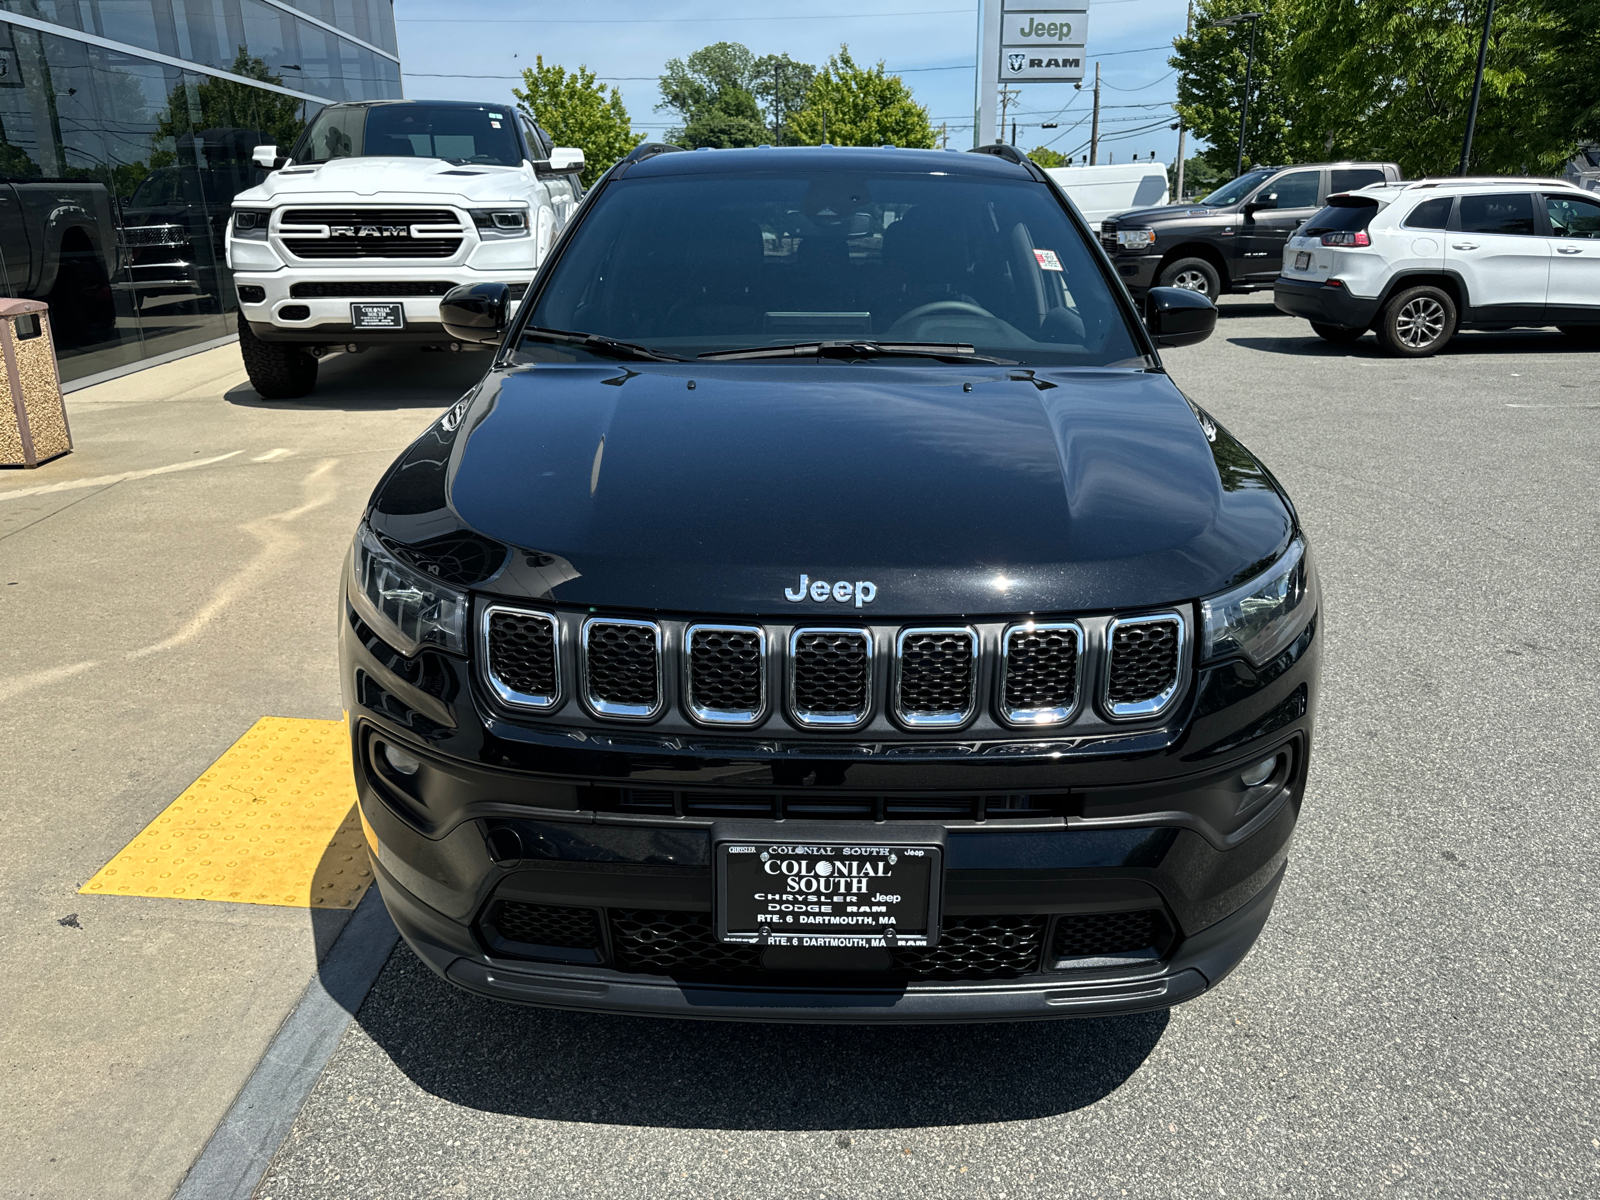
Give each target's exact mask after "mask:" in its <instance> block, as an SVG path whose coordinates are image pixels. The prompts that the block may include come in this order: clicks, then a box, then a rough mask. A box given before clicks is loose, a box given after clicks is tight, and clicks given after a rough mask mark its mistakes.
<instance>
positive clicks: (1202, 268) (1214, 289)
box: [1156, 258, 1222, 301]
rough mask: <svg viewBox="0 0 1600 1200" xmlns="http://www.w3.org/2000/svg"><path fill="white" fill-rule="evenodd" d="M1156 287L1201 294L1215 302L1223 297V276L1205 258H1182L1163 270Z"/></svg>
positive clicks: (1157, 278) (1157, 279)
mask: <svg viewBox="0 0 1600 1200" xmlns="http://www.w3.org/2000/svg"><path fill="white" fill-rule="evenodd" d="M1156 286H1157V287H1175V288H1182V289H1183V290H1184V291H1186V292H1199V293H1200V294H1201V295H1202V296H1209V297H1210V298H1211V299H1212V300H1213V301H1215V300H1216V298H1217V297H1218V296H1220V295H1222V276H1221V275H1219V274H1217V269H1216V268H1215V267H1213V266H1212V265H1211V264H1210V263H1208V262H1207V261H1206V260H1205V259H1203V258H1180V259H1178V260H1177V261H1176V262H1172V263H1168V264H1167V265H1166V266H1165V267H1163V268H1162V269H1161V274H1160V275H1158V276H1157V277H1156Z"/></svg>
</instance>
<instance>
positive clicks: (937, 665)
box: [895, 629, 978, 726]
mask: <svg viewBox="0 0 1600 1200" xmlns="http://www.w3.org/2000/svg"><path fill="white" fill-rule="evenodd" d="M896 670H897V675H896V680H895V714H896V715H897V716H898V717H899V718H900V719H901V720H902V721H904V722H905V723H906V724H907V725H922V726H932V725H939V726H952V725H961V724H963V723H965V721H966V720H967V718H968V717H970V716H971V715H972V713H973V710H974V708H975V707H976V701H977V685H978V635H977V634H976V633H975V632H974V631H973V630H971V629H907V630H904V631H902V632H901V634H900V636H899V638H898V639H897V641H896Z"/></svg>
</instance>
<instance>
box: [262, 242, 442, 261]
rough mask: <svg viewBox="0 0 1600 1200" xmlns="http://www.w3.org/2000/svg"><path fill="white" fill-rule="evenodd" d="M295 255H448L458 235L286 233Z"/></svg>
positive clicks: (411, 256) (372, 256) (381, 256)
mask: <svg viewBox="0 0 1600 1200" xmlns="http://www.w3.org/2000/svg"><path fill="white" fill-rule="evenodd" d="M283 244H284V245H285V246H286V247H288V250H289V253H290V254H292V255H294V256H295V257H296V258H307V259H323V258H449V257H451V256H452V255H453V254H455V252H456V251H457V250H459V249H461V239H460V238H414V237H391V238H364V237H326V238H299V237H287V238H285V239H284V243H283Z"/></svg>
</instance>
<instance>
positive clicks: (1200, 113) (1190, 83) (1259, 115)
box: [1168, 0, 1342, 183]
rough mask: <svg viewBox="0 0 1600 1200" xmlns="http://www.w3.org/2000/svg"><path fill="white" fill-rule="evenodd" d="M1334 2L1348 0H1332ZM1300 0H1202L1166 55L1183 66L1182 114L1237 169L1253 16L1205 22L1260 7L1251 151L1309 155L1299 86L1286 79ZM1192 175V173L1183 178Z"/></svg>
mask: <svg viewBox="0 0 1600 1200" xmlns="http://www.w3.org/2000/svg"><path fill="white" fill-rule="evenodd" d="M1331 2H1332V3H1333V4H1335V5H1337V4H1339V3H1341V2H1342V0H1331ZM1297 3H1298V0H1198V3H1196V4H1195V8H1194V33H1193V34H1192V35H1191V36H1189V37H1180V38H1176V39H1174V41H1173V48H1174V51H1175V53H1174V54H1173V56H1172V57H1171V58H1170V59H1169V60H1168V62H1169V63H1170V64H1171V65H1172V66H1174V67H1177V68H1178V114H1179V115H1180V116H1181V117H1182V118H1183V120H1184V123H1185V124H1186V125H1187V126H1188V127H1189V130H1190V132H1192V133H1194V134H1197V135H1198V136H1199V137H1200V138H1201V139H1202V140H1203V141H1205V142H1206V143H1207V144H1208V145H1209V146H1210V147H1211V149H1212V151H1213V152H1214V153H1213V156H1212V158H1213V161H1226V162H1227V164H1228V170H1229V173H1230V177H1231V173H1232V170H1233V165H1234V161H1235V159H1236V157H1237V155H1238V152H1239V106H1240V101H1241V99H1242V98H1243V96H1244V76H1245V65H1246V64H1245V60H1246V58H1247V57H1248V54H1249V50H1250V22H1248V21H1246V22H1242V23H1241V24H1238V25H1234V26H1231V27H1223V28H1218V29H1207V28H1205V25H1206V24H1207V23H1208V22H1211V21H1217V20H1221V19H1222V18H1224V17H1231V16H1236V15H1238V14H1239V13H1245V12H1259V13H1261V14H1262V17H1261V19H1260V20H1259V21H1257V22H1255V24H1256V25H1257V26H1258V28H1257V30H1256V54H1255V65H1254V68H1253V69H1252V70H1251V72H1250V118H1249V119H1250V127H1249V129H1247V130H1246V131H1245V141H1244V145H1245V159H1244V165H1245V166H1246V167H1247V168H1248V167H1249V166H1250V165H1251V164H1252V163H1282V162H1294V161H1296V160H1297V159H1300V158H1303V157H1305V154H1304V139H1303V138H1302V137H1301V136H1300V135H1301V130H1302V128H1303V126H1304V124H1305V117H1304V116H1303V113H1302V105H1301V103H1300V101H1299V97H1298V93H1297V92H1295V91H1294V90H1292V89H1286V88H1284V86H1283V85H1282V83H1281V82H1280V77H1281V75H1282V72H1283V70H1284V65H1285V64H1284V59H1285V56H1286V54H1287V52H1288V48H1289V44H1290V41H1291V28H1292V22H1293V13H1292V10H1293V9H1294V8H1295V6H1296V4H1297ZM1185 182H1186V183H1187V180H1186V181H1185Z"/></svg>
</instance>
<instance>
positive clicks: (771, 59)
mask: <svg viewBox="0 0 1600 1200" xmlns="http://www.w3.org/2000/svg"><path fill="white" fill-rule="evenodd" d="M816 74H817V69H816V68H815V67H813V66H812V65H811V64H810V63H803V62H796V61H795V60H794V59H792V58H790V57H789V56H788V55H787V54H768V55H766V56H765V57H763V58H758V59H757V60H756V61H755V64H754V66H752V67H751V69H750V75H751V79H750V90H751V91H752V92H753V93H754V94H755V97H756V99H758V100H760V101H761V102H762V104H763V105H764V106H765V110H766V122H767V126H768V128H769V129H771V131H772V139H771V140H772V144H773V145H775V146H792V145H794V144H795V143H794V140H793V134H792V133H791V131H790V129H789V118H790V117H791V116H792V115H793V114H794V113H796V112H799V111H800V109H801V108H803V107H804V106H805V100H806V93H807V92H808V91H809V90H810V89H811V80H812V79H813V78H815V76H816Z"/></svg>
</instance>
